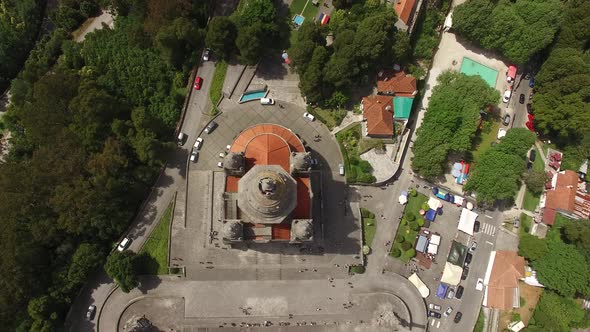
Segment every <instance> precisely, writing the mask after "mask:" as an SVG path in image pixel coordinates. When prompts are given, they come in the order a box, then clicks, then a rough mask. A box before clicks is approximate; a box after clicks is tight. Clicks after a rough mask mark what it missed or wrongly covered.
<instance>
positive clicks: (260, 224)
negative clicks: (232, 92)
mask: <svg viewBox="0 0 590 332" xmlns="http://www.w3.org/2000/svg"><path fill="white" fill-rule="evenodd" d="M223 168H224V171H225V174H226V178H225V191H224V194H223V205H222V208H223V213H222V216H223V220H221V222H222V223H223V227H222V231H221V237H222V239H223V241H224V242H226V243H230V244H231V243H238V242H244V241H253V242H273V241H282V242H290V243H301V242H307V241H311V240H313V218H312V213H311V211H312V204H311V203H312V188H311V185H312V183H311V179H310V177H309V173H310V171H311V156H310V154H309V153H308V152H306V151H305V147H304V145H303V143H302V141H301V139H299V137H297V136H296V135H295V134H294V133H293V132H292V131H291V130H289V129H288V128H285V127H282V126H280V125H276V124H259V125H255V126H253V127H250V128H248V129H246V130H244V131H243V132H242V133H240V135H238V137H236V138H235V140H234V142H233V143H232V145H231V146H230V149H229V153H228V154H227V156H225V158H224V161H223Z"/></svg>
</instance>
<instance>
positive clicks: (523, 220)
mask: <svg viewBox="0 0 590 332" xmlns="http://www.w3.org/2000/svg"><path fill="white" fill-rule="evenodd" d="M532 226H533V218H532V217H531V216H529V215H528V214H525V213H521V214H520V226H519V228H518V234H519V235H520V236H522V235H523V234H526V233H529V232H530V231H531V227H532Z"/></svg>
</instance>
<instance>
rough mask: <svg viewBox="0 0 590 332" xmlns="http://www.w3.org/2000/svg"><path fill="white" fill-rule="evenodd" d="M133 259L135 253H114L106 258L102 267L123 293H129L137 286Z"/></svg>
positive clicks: (127, 251)
mask: <svg viewBox="0 0 590 332" xmlns="http://www.w3.org/2000/svg"><path fill="white" fill-rule="evenodd" d="M135 258H136V255H135V253H134V252H132V251H129V250H126V251H123V252H114V253H112V254H111V255H110V256H109V257H108V258H107V262H106V264H105V265H104V269H105V271H106V272H107V274H108V275H109V276H110V277H111V278H113V280H115V282H116V283H117V285H119V287H121V290H122V291H123V292H125V293H129V291H130V290H132V289H133V288H135V287H137V286H138V285H139V281H138V280H137V274H136V268H135V266H134V265H135V264H134V262H135Z"/></svg>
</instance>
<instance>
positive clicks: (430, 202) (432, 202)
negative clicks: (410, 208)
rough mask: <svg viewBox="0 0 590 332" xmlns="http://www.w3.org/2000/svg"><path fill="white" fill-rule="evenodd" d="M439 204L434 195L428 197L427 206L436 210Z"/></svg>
mask: <svg viewBox="0 0 590 332" xmlns="http://www.w3.org/2000/svg"><path fill="white" fill-rule="evenodd" d="M439 206H440V202H439V201H438V199H436V198H434V197H430V198H429V199H428V207H429V208H431V209H433V210H436V209H438V208H439Z"/></svg>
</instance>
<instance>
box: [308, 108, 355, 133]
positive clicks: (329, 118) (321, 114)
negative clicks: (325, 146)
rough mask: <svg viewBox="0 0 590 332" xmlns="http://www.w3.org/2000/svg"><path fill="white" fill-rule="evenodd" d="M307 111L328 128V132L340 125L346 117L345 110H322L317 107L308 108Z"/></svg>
mask: <svg viewBox="0 0 590 332" xmlns="http://www.w3.org/2000/svg"><path fill="white" fill-rule="evenodd" d="M307 111H308V112H309V113H310V114H312V115H314V116H315V117H316V118H318V120H320V121H321V122H322V123H323V124H325V125H326V127H328V129H329V130H332V129H334V127H337V126H339V125H340V123H342V120H344V118H345V117H346V110H345V109H324V108H319V107H308V108H307Z"/></svg>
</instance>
